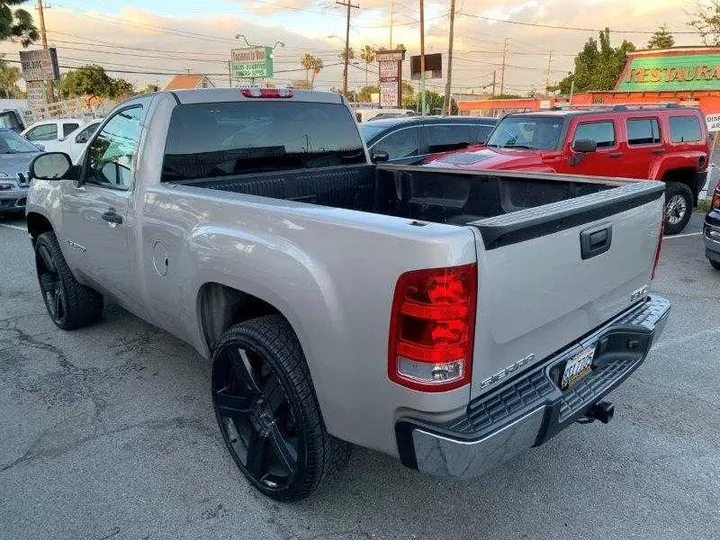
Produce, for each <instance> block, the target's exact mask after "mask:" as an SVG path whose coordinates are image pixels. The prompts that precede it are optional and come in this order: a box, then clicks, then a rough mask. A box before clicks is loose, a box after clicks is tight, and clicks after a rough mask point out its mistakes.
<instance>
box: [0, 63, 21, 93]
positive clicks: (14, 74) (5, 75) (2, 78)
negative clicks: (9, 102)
mask: <svg viewBox="0 0 720 540" xmlns="http://www.w3.org/2000/svg"><path fill="white" fill-rule="evenodd" d="M19 80H20V69H19V68H16V67H11V66H9V65H8V63H7V62H6V61H5V60H4V59H3V58H0V96H2V97H4V98H17V97H20V96H21V95H22V92H21V91H20V88H19V87H18V85H17V82H18V81H19Z"/></svg>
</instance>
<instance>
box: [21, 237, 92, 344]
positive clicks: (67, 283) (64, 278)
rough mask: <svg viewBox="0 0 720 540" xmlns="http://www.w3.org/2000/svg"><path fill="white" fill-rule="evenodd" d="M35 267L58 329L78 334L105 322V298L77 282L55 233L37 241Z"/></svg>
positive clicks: (51, 316) (46, 305) (44, 297)
mask: <svg viewBox="0 0 720 540" xmlns="http://www.w3.org/2000/svg"><path fill="white" fill-rule="evenodd" d="M35 267H36V269H37V275H38V281H39V283H40V292H41V293H42V295H43V300H44V301H45V307H46V308H47V310H48V314H49V315H50V318H51V319H52V321H53V322H54V323H55V325H56V326H57V327H58V328H62V329H63V330H75V329H77V328H82V327H84V326H89V325H91V324H94V323H96V322H97V321H99V320H100V319H101V318H102V314H103V297H102V295H101V294H100V293H98V292H97V291H95V290H93V289H91V288H90V287H86V286H84V285H81V284H80V283H78V282H77V280H76V279H75V276H73V275H72V272H71V271H70V268H69V267H68V265H67V262H65V257H64V256H63V254H62V251H61V250H60V244H58V241H57V237H56V236H55V233H54V232H52V231H50V232H46V233H43V234H41V235H40V236H38V238H37V240H36V241H35Z"/></svg>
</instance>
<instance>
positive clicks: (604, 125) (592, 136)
mask: <svg viewBox="0 0 720 540" xmlns="http://www.w3.org/2000/svg"><path fill="white" fill-rule="evenodd" d="M580 140H591V141H595V142H596V143H597V147H598V148H612V147H613V146H615V124H614V123H613V122H588V123H586V124H578V127H577V128H576V129H575V137H573V143H574V142H575V141H580Z"/></svg>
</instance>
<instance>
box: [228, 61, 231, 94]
mask: <svg viewBox="0 0 720 540" xmlns="http://www.w3.org/2000/svg"><path fill="white" fill-rule="evenodd" d="M228 86H229V87H230V88H232V60H228Z"/></svg>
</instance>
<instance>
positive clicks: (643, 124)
mask: <svg viewBox="0 0 720 540" xmlns="http://www.w3.org/2000/svg"><path fill="white" fill-rule="evenodd" d="M625 129H626V131H627V150H628V151H627V155H626V156H625V157H624V158H623V167H624V168H625V170H626V171H627V172H626V174H623V175H622V176H628V177H630V178H639V179H644V180H648V179H650V167H651V165H652V164H653V162H654V161H655V159H656V158H658V157H660V156H661V155H662V154H663V153H664V152H665V149H664V147H663V143H662V136H661V133H660V122H659V120H658V119H657V118H652V117H645V118H628V119H627V121H626V122H625Z"/></svg>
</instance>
